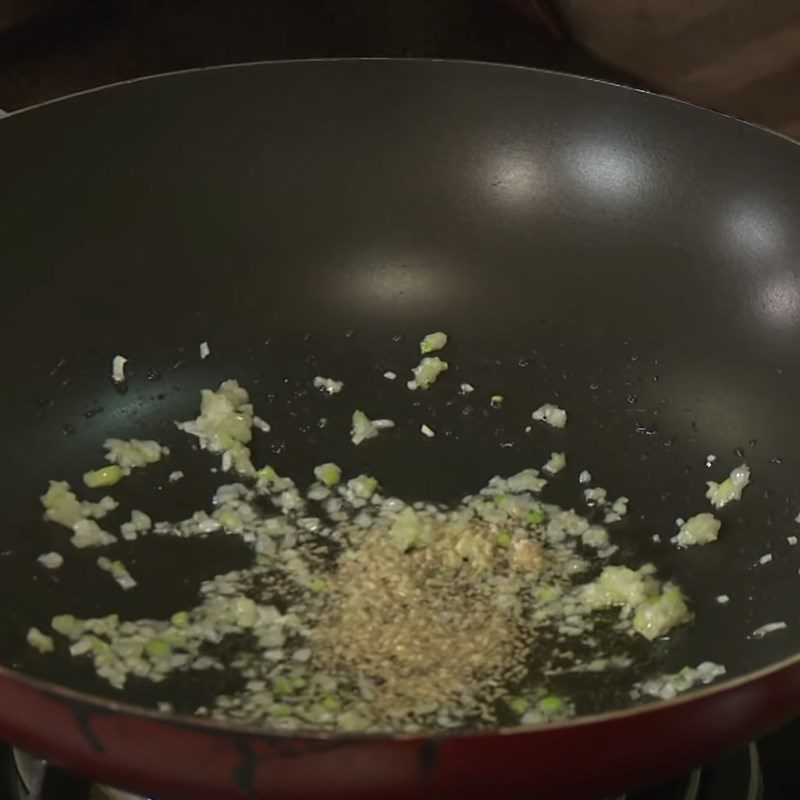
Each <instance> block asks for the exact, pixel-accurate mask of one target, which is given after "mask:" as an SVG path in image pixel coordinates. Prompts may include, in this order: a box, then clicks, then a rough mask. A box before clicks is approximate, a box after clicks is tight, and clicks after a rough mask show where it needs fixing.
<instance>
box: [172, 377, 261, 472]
mask: <svg viewBox="0 0 800 800" xmlns="http://www.w3.org/2000/svg"><path fill="white" fill-rule="evenodd" d="M200 398H201V399H200V415H199V416H198V417H197V418H196V419H193V420H189V421H188V422H176V423H175V424H176V426H177V427H178V429H179V430H182V431H185V432H186V433H189V434H191V435H192V436H196V437H197V438H198V440H199V441H200V446H201V447H202V448H203V449H205V450H208V451H209V452H211V453H221V454H222V469H223V471H225V472H227V471H229V470H230V469H234V470H235V471H236V472H239V473H240V474H242V475H255V472H256V470H255V467H254V466H253V462H252V461H251V460H250V449H249V448H248V447H247V444H248V442H249V441H250V440H251V439H252V438H253V406H252V405H251V403H250V402H249V400H250V396H249V395H248V394H247V391H246V390H245V389H243V388H242V387H241V386H239V383H238V381H235V380H228V381H224V382H223V383H222V384H220V387H219V389H218V390H217V391H216V392H214V391H212V390H211V389H203V390H202V392H200Z"/></svg>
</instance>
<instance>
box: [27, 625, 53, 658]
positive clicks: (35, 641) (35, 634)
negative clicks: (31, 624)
mask: <svg viewBox="0 0 800 800" xmlns="http://www.w3.org/2000/svg"><path fill="white" fill-rule="evenodd" d="M26 638H27V640H28V644H29V645H30V646H31V647H33V648H34V649H35V650H38V651H39V652H40V653H52V652H53V650H55V643H54V642H53V639H52V637H51V636H48V635H47V634H46V633H42V632H41V631H40V630H39V629H38V628H30V630H28V635H27V637H26Z"/></svg>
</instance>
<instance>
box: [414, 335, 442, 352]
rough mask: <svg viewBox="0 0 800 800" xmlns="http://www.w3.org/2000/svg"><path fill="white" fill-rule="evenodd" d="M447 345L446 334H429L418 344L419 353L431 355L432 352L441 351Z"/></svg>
mask: <svg viewBox="0 0 800 800" xmlns="http://www.w3.org/2000/svg"><path fill="white" fill-rule="evenodd" d="M446 344H447V334H446V333H443V332H442V331H436V333H429V334H428V335H427V336H426V337H425V338H424V339H423V340H422V341H421V342H420V343H419V351H420V353H422V355H425V354H426V353H432V352H433V351H434V350H441V349H442V348H443V347H444V346H445V345H446Z"/></svg>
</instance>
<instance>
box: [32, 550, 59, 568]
mask: <svg viewBox="0 0 800 800" xmlns="http://www.w3.org/2000/svg"><path fill="white" fill-rule="evenodd" d="M36 560H37V561H38V562H39V563H40V564H41V565H42V566H43V567H46V568H47V569H58V568H59V567H60V566H61V565H62V564H63V563H64V556H62V555H61V553H55V552H52V551H51V552H49V553H42V554H41V555H40V556H39V558H37V559H36Z"/></svg>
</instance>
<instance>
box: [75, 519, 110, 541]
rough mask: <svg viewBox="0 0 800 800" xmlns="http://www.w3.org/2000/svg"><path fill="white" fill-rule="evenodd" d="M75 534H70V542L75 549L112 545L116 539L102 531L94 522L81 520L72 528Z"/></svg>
mask: <svg viewBox="0 0 800 800" xmlns="http://www.w3.org/2000/svg"><path fill="white" fill-rule="evenodd" d="M73 530H74V531H75V533H73V534H72V538H71V539H70V541H71V542H72V544H73V545H75V547H77V548H84V547H103V546H104V545H107V544H113V543H114V542H116V541H117V537H116V536H114V535H112V534H110V533H108V531H104V530H103V529H102V528H101V527H100V526H99V525H98V524H97V523H96V522H95V521H94V520H91V519H81V520H78V522H76V523H75V525H74V526H73Z"/></svg>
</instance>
